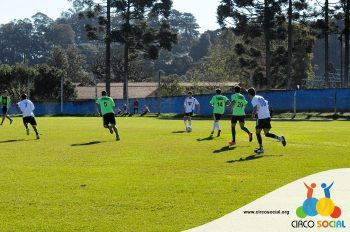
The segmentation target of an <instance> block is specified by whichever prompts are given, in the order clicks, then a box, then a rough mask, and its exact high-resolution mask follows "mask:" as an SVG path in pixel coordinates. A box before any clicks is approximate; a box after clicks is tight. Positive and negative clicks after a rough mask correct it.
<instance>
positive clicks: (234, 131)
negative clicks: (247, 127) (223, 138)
mask: <svg viewBox="0 0 350 232" xmlns="http://www.w3.org/2000/svg"><path fill="white" fill-rule="evenodd" d="M231 133H232V141H236V128H235V127H231Z"/></svg>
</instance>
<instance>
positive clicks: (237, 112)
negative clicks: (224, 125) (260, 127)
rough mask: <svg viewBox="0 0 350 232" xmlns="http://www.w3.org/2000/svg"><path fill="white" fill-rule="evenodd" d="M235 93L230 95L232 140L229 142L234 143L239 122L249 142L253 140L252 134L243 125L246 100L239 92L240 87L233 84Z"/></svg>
mask: <svg viewBox="0 0 350 232" xmlns="http://www.w3.org/2000/svg"><path fill="white" fill-rule="evenodd" d="M234 89H235V93H234V94H232V96H231V103H232V117H231V133H232V141H230V142H229V144H230V145H235V144H236V124H237V121H238V122H239V126H240V127H241V129H242V130H243V131H244V132H246V133H247V134H248V139H249V142H251V141H252V140H253V134H252V133H250V131H249V130H248V128H246V127H245V126H244V119H245V107H246V106H247V104H248V102H247V100H246V99H245V98H244V96H243V95H242V94H241V87H240V86H238V85H237V86H235V88H234Z"/></svg>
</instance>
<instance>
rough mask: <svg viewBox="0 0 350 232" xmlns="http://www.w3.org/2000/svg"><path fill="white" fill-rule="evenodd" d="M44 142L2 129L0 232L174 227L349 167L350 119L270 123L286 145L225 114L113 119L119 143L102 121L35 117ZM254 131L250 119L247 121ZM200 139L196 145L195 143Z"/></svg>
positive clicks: (17, 128)
mask: <svg viewBox="0 0 350 232" xmlns="http://www.w3.org/2000/svg"><path fill="white" fill-rule="evenodd" d="M37 121H38V124H39V127H38V128H39V130H40V133H41V139H40V140H35V139H34V138H35V137H34V134H33V133H32V134H31V135H30V136H26V135H25V130H24V127H23V125H22V123H21V119H20V118H15V121H14V124H13V125H11V126H10V125H8V121H6V122H5V124H4V125H3V126H1V127H0V221H1V223H0V231H180V230H185V229H189V228H191V227H195V226H198V225H200V224H203V223H206V222H209V221H211V220H213V219H216V218H218V217H220V216H223V215H225V214H226V213H229V212H231V211H233V210H235V209H237V208H239V207H241V206H243V205H245V204H247V203H249V202H251V201H253V200H255V199H257V198H258V197H260V196H262V195H265V194H266V193H268V192H270V191H272V190H274V189H276V188H278V187H281V186H283V185H285V184H287V183H289V182H291V181H293V180H296V179H298V178H301V177H303V176H306V175H309V174H312V173H316V172H320V171H323V170H329V169H334V168H343V167H349V164H350V156H349V155H348V154H349V149H350V143H349V141H350V134H349V131H348V129H349V122H347V121H331V122H272V126H273V129H272V132H275V133H277V134H280V135H282V134H283V135H284V136H285V137H286V138H287V142H288V143H287V146H286V147H282V145H281V144H280V143H278V142H275V141H273V140H271V139H266V138H263V139H264V147H265V154H264V156H262V157H260V158H258V157H254V156H252V155H253V149H254V148H255V147H256V140H255V138H254V141H253V142H252V143H249V142H248V141H247V140H248V139H247V135H246V134H243V132H242V131H241V130H238V134H237V142H238V145H237V146H236V147H235V148H234V147H231V148H228V147H227V141H229V140H230V137H231V136H230V128H229V126H230V124H229V121H228V120H225V121H222V122H221V127H222V130H223V134H222V136H221V137H220V138H216V137H215V138H214V139H212V140H209V139H207V138H208V135H209V132H210V130H211V127H212V122H211V121H210V120H196V121H193V132H192V133H182V130H183V129H184V126H183V122H182V121H181V120H164V119H156V118H140V117H132V118H117V123H118V126H119V128H120V134H121V141H119V142H116V141H115V140H114V136H112V135H110V134H109V133H108V131H107V130H106V129H103V128H102V125H101V124H102V123H101V118H95V117H90V118H89V117H86V118H84V117H46V118H45V117H44V118H37ZM247 126H248V128H250V129H252V128H253V127H254V124H253V122H252V121H249V122H247ZM198 140H199V141H198Z"/></svg>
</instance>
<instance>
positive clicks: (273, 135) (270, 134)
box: [265, 132, 280, 140]
mask: <svg viewBox="0 0 350 232" xmlns="http://www.w3.org/2000/svg"><path fill="white" fill-rule="evenodd" d="M265 136H266V137H270V138H273V139H278V140H280V137H279V136H278V135H275V134H273V133H270V132H269V133H267V134H265Z"/></svg>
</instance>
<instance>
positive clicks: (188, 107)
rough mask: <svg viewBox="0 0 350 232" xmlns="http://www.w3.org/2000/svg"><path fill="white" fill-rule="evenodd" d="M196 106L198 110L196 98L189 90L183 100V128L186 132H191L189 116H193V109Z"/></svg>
mask: <svg viewBox="0 0 350 232" xmlns="http://www.w3.org/2000/svg"><path fill="white" fill-rule="evenodd" d="M196 106H198V111H199V106H200V104H199V102H198V101H197V99H196V98H194V97H193V96H192V92H191V91H189V92H188V93H187V97H186V99H185V101H184V111H185V115H184V123H185V129H186V131H187V132H191V130H192V122H191V117H192V116H193V113H194V109H195V108H196Z"/></svg>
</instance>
